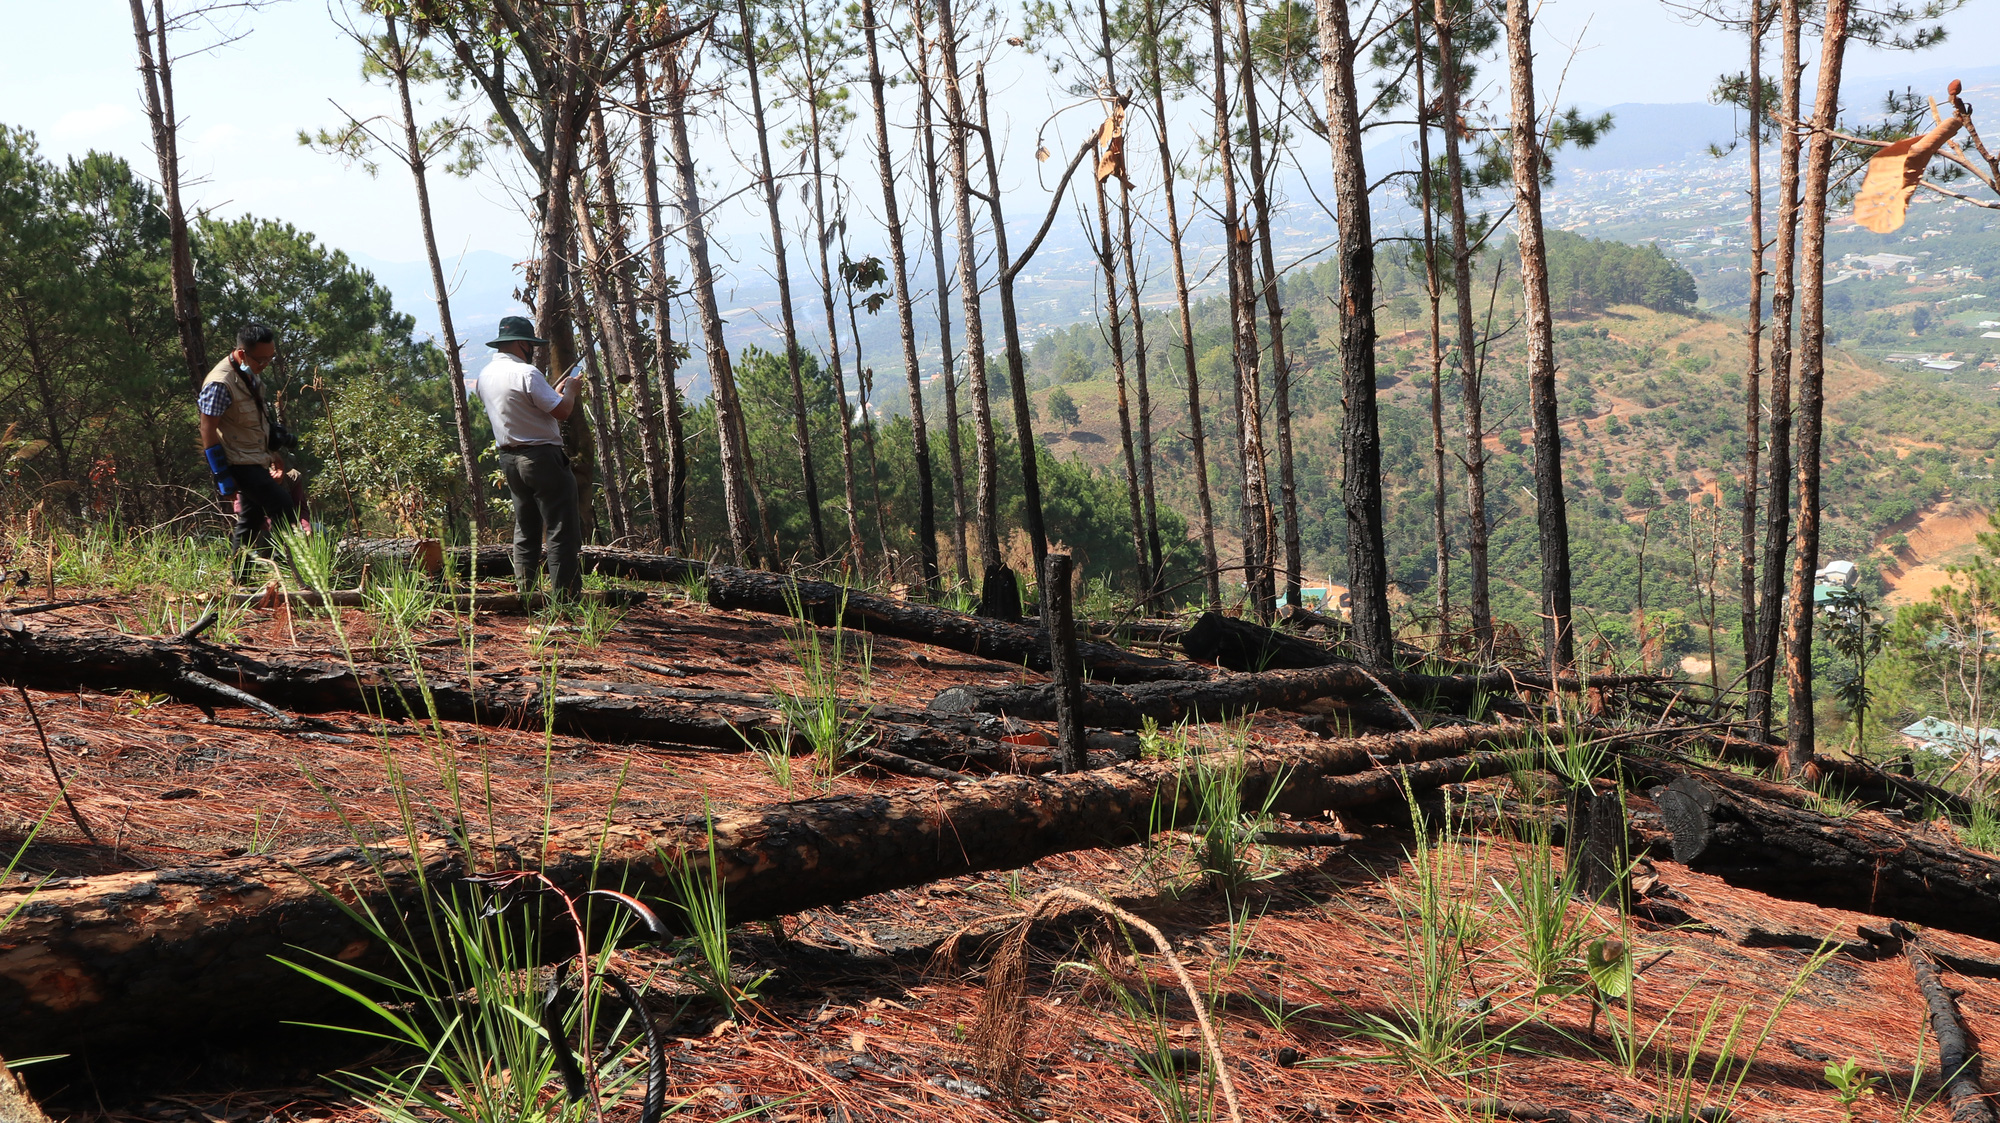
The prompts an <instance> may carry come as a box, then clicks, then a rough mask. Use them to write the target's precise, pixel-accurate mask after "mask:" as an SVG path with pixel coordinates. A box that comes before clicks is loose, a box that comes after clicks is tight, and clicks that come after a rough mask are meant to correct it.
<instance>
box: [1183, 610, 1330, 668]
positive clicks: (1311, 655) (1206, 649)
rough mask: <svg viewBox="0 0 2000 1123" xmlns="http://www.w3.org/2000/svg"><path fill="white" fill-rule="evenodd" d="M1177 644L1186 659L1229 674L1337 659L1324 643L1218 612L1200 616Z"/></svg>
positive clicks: (1313, 663)
mask: <svg viewBox="0 0 2000 1123" xmlns="http://www.w3.org/2000/svg"><path fill="white" fill-rule="evenodd" d="M1180 640H1181V650H1182V651H1185V652H1187V656H1188V658H1190V659H1193V660H1196V661H1197V662H1202V663H1214V664H1215V665H1217V666H1219V667H1227V668H1229V669H1230V670H1232V671H1285V670H1300V669H1303V668H1307V667H1324V666H1326V665H1327V664H1329V663H1333V662H1335V661H1336V660H1337V659H1338V658H1339V657H1338V656H1336V655H1335V654H1334V653H1333V651H1332V649H1330V648H1328V647H1327V646H1326V645H1325V644H1323V643H1317V642H1315V641H1313V640H1309V639H1307V638H1305V637H1304V636H1300V635H1295V634H1293V633H1291V632H1281V631H1278V630H1277V629H1275V628H1266V627H1264V626H1263V625H1261V624H1257V623H1253V622H1251V621H1249V620H1241V619H1238V618H1236V617H1234V616H1224V615H1223V614H1221V613H1220V612H1204V613H1202V614H1201V618H1200V619H1198V620H1196V621H1195V622H1194V624H1193V625H1192V626H1191V627H1189V628H1188V630H1187V631H1185V632H1182V633H1181V636H1180Z"/></svg>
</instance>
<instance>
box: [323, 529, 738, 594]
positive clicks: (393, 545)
mask: <svg viewBox="0 0 2000 1123" xmlns="http://www.w3.org/2000/svg"><path fill="white" fill-rule="evenodd" d="M424 541H429V540H428V539H415V538H346V539H342V540H341V543H340V545H339V547H338V549H339V552H340V556H341V557H342V559H343V560H344V561H345V562H347V563H348V564H356V563H360V562H379V561H399V562H404V563H408V562H410V561H411V560H412V559H415V560H417V561H418V562H420V563H421V562H422V560H423V554H422V553H421V552H419V551H420V543H422V542H424ZM445 557H446V558H447V559H448V560H449V561H450V563H451V565H452V566H453V567H454V568H455V569H456V571H457V572H458V573H459V575H460V576H465V577H512V576H513V575H514V561H513V554H512V548H511V547H508V546H481V547H478V548H477V549H467V548H465V547H463V546H455V547H453V548H452V549H450V550H448V551H446V552H445ZM582 562H583V570H584V572H585V573H601V574H604V575H606V576H609V577H626V578H631V579H633V580H637V581H663V582H669V583H673V584H681V583H684V582H687V581H692V580H695V579H696V578H699V577H701V576H702V575H703V574H705V573H707V572H708V563H707V562H704V561H701V560H700V559H698V558H684V557H678V556H675V555H672V554H653V553H647V552H646V551H643V550H621V549H618V548H617V547H614V546H585V547H584V548H583V551H582Z"/></svg>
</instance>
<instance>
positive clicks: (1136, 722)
mask: <svg viewBox="0 0 2000 1123" xmlns="http://www.w3.org/2000/svg"><path fill="white" fill-rule="evenodd" d="M1635 680H1637V681H1652V680H1651V679H1650V678H1649V677H1648V676H1643V675H1630V676H1623V677H1621V678H1619V679H1615V680H1611V681H1605V680H1601V679H1592V680H1591V683H1592V685H1602V686H1620V685H1629V684H1630V683H1631V682H1633V681H1635ZM1580 685H1581V684H1580V683H1579V681H1578V680H1576V679H1568V678H1565V679H1557V680H1556V682H1555V686H1556V687H1557V688H1559V689H1563V690H1574V689H1576V688H1577V687H1578V686H1580ZM1549 688H1550V683H1549V679H1548V678H1547V676H1543V675H1520V676H1516V675H1418V674H1410V673H1407V672H1401V671H1378V672H1374V673H1372V674H1371V673H1369V672H1367V671H1366V669H1365V668H1363V667H1361V666H1359V665H1358V664H1355V663H1342V664H1338V665H1335V666H1330V667H1318V668H1315V669H1313V670H1307V671H1266V672H1264V673H1262V674H1249V675H1231V676H1229V677H1227V678H1218V679H1209V680H1207V681H1203V682H1151V683H1141V684H1138V685H1134V686H1107V685H1104V684H1103V683H1086V684H1085V685H1084V688H1083V714H1084V720H1086V721H1088V722H1089V723H1090V724H1092V725H1097V726H1102V727H1104V728H1108V729H1137V728H1139V727H1140V726H1141V725H1142V724H1143V723H1144V721H1145V720H1146V719H1147V718H1152V719H1153V720H1154V721H1156V722H1158V723H1159V724H1161V725H1169V724H1171V723H1173V722H1176V721H1183V720H1191V721H1220V720H1223V719H1225V718H1229V717H1234V716H1236V715H1239V714H1246V713H1256V712H1259V711H1263V710H1288V709H1295V708H1297V707H1298V706H1300V705H1301V704H1303V703H1306V702H1314V701H1318V700H1320V699H1322V698H1335V699H1343V700H1356V701H1362V702H1368V701H1372V700H1374V699H1380V698H1382V696H1383V695H1382V692H1383V690H1384V689H1386V690H1388V691H1389V692H1390V693H1391V694H1393V695H1397V696H1401V697H1409V698H1419V699H1424V700H1425V701H1426V702H1427V703H1432V704H1437V705H1441V706H1447V707H1457V708H1464V707H1466V706H1467V705H1468V704H1470V703H1471V702H1473V701H1474V700H1475V699H1476V698H1477V697H1478V696H1479V695H1481V694H1491V695H1499V694H1503V693H1506V692H1509V691H1513V690H1522V689H1528V690H1547V689H1549ZM1054 699H1055V695H1054V693H1053V692H1052V691H1051V690H1050V688H1048V687H1046V686H954V687H950V688H948V689H946V690H943V691H940V692H939V693H938V696H937V697H936V698H934V699H932V700H931V704H930V710H931V712H932V713H937V714H970V713H987V714H1007V715H1009V716H1012V717H1017V718H1021V719H1023V720H1026V721H1052V720H1054V717H1055V700H1054Z"/></svg>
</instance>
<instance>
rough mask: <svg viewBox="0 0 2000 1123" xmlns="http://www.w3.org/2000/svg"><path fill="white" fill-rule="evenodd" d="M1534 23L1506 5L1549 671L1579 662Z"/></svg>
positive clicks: (1523, 1) (1522, 8) (1513, 0)
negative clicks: (1544, 208) (1572, 619)
mask: <svg viewBox="0 0 2000 1123" xmlns="http://www.w3.org/2000/svg"><path fill="white" fill-rule="evenodd" d="M1531 35H1532V18H1531V17H1530V15H1529V12H1528V2H1527V0H1508V3H1507V60H1508V77H1507V85H1508V89H1509V92H1510V95H1511V98H1512V102H1513V112H1512V117H1513V121H1512V131H1513V159H1512V164H1513V169H1514V200H1515V201H1514V207H1515V221H1516V222H1517V223H1518V224H1519V230H1520V237H1521V243H1520V253H1521V289H1522V292H1523V305H1524V311H1525V315H1526V321H1527V322H1526V324H1525V326H1526V328H1527V334H1528V372H1527V373H1528V402H1529V405H1528V411H1529V413H1530V415H1531V416H1532V419H1533V421H1534V433H1535V524H1536V527H1537V529H1538V530H1539V532H1540V539H1541V558H1542V580H1541V586H1542V587H1541V593H1542V647H1543V653H1544V657H1545V658H1546V659H1547V660H1548V664H1549V673H1550V674H1560V673H1562V672H1563V671H1564V670H1566V669H1568V668H1569V667H1571V666H1574V665H1575V663H1576V635H1575V632H1574V630H1573V629H1572V628H1571V626H1570V569H1569V512H1568V506H1567V503H1568V501H1567V499H1566V498H1565V497H1564V495H1563V482H1562V429H1561V427H1560V423H1559V418H1558V417H1557V414H1556V354H1555V322H1554V319H1553V312H1552V310H1551V309H1550V306H1549V262H1548V249H1547V246H1546V245H1545V244H1544V242H1543V238H1542V179H1541V176H1542V160H1543V150H1542V133H1541V118H1540V116H1539V115H1538V113H1537V110H1536V108H1535V69H1534V44H1533V43H1532V42H1531V41H1530V36H1531Z"/></svg>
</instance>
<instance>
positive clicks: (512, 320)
mask: <svg viewBox="0 0 2000 1123" xmlns="http://www.w3.org/2000/svg"><path fill="white" fill-rule="evenodd" d="M502 343H532V344H534V345H535V346H537V347H547V346H548V345H549V341H548V340H546V339H542V338H540V337H538V336H536V335H535V325H534V324H533V323H532V322H531V321H530V320H529V319H528V318H527V317H526V316H502V317H500V336H499V338H497V339H489V340H487V341H486V345H487V346H488V347H498V346H500V345H501V344H502Z"/></svg>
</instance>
